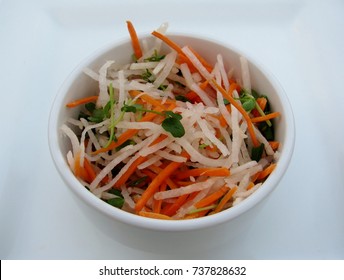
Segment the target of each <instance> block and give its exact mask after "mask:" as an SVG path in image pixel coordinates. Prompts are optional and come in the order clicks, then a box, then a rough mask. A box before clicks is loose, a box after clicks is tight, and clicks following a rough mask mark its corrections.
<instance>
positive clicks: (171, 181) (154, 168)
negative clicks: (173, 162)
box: [148, 165, 179, 189]
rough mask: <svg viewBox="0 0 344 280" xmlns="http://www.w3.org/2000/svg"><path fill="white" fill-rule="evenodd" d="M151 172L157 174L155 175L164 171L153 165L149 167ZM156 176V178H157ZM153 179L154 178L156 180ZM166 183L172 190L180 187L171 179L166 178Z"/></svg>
mask: <svg viewBox="0 0 344 280" xmlns="http://www.w3.org/2000/svg"><path fill="white" fill-rule="evenodd" d="M148 168H149V169H150V170H153V171H154V172H155V174H159V173H160V172H161V171H162V170H163V169H162V168H160V167H158V166H156V165H151V166H149V167H148ZM155 174H154V177H155V176H156V175H155ZM154 177H153V178H154ZM165 182H166V183H167V185H168V186H169V187H170V188H171V189H177V188H178V187H179V186H178V185H177V184H176V183H175V182H174V181H173V180H172V179H171V178H170V177H168V178H166V180H165Z"/></svg>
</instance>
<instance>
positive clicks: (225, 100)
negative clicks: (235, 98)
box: [223, 98, 231, 105]
mask: <svg viewBox="0 0 344 280" xmlns="http://www.w3.org/2000/svg"><path fill="white" fill-rule="evenodd" d="M223 103H224V104H225V105H228V104H231V103H230V102H229V101H228V100H227V99H226V98H224V99H223Z"/></svg>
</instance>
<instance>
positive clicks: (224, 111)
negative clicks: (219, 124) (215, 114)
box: [216, 91, 232, 128]
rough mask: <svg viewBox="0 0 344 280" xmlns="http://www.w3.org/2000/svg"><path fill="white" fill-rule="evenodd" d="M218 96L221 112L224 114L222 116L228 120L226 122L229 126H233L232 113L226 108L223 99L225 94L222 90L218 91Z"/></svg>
mask: <svg viewBox="0 0 344 280" xmlns="http://www.w3.org/2000/svg"><path fill="white" fill-rule="evenodd" d="M216 96H217V104H218V106H219V110H220V113H221V114H222V116H223V117H224V119H225V120H226V123H227V124H228V126H229V127H230V128H232V118H231V114H230V113H229V112H228V110H227V108H226V105H225V103H224V101H223V96H222V94H221V92H219V91H217V93H216Z"/></svg>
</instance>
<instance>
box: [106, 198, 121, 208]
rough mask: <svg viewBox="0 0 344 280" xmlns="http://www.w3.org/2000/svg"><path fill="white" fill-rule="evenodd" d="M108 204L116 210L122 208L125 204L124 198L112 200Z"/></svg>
mask: <svg viewBox="0 0 344 280" xmlns="http://www.w3.org/2000/svg"><path fill="white" fill-rule="evenodd" d="M106 202H107V203H108V204H110V205H112V206H114V207H116V208H122V207H123V204H124V198H123V197H115V198H110V199H108V200H107V201H106Z"/></svg>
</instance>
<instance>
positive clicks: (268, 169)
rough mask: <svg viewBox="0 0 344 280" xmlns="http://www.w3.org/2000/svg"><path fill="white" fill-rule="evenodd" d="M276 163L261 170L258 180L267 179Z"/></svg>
mask: <svg viewBox="0 0 344 280" xmlns="http://www.w3.org/2000/svg"><path fill="white" fill-rule="evenodd" d="M276 165H277V164H276V163H271V164H270V165H269V166H268V167H266V168H265V169H264V170H263V171H261V172H260V173H259V175H258V177H257V180H262V179H265V178H266V177H267V176H269V175H270V174H271V172H272V171H274V169H275V168H276Z"/></svg>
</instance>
